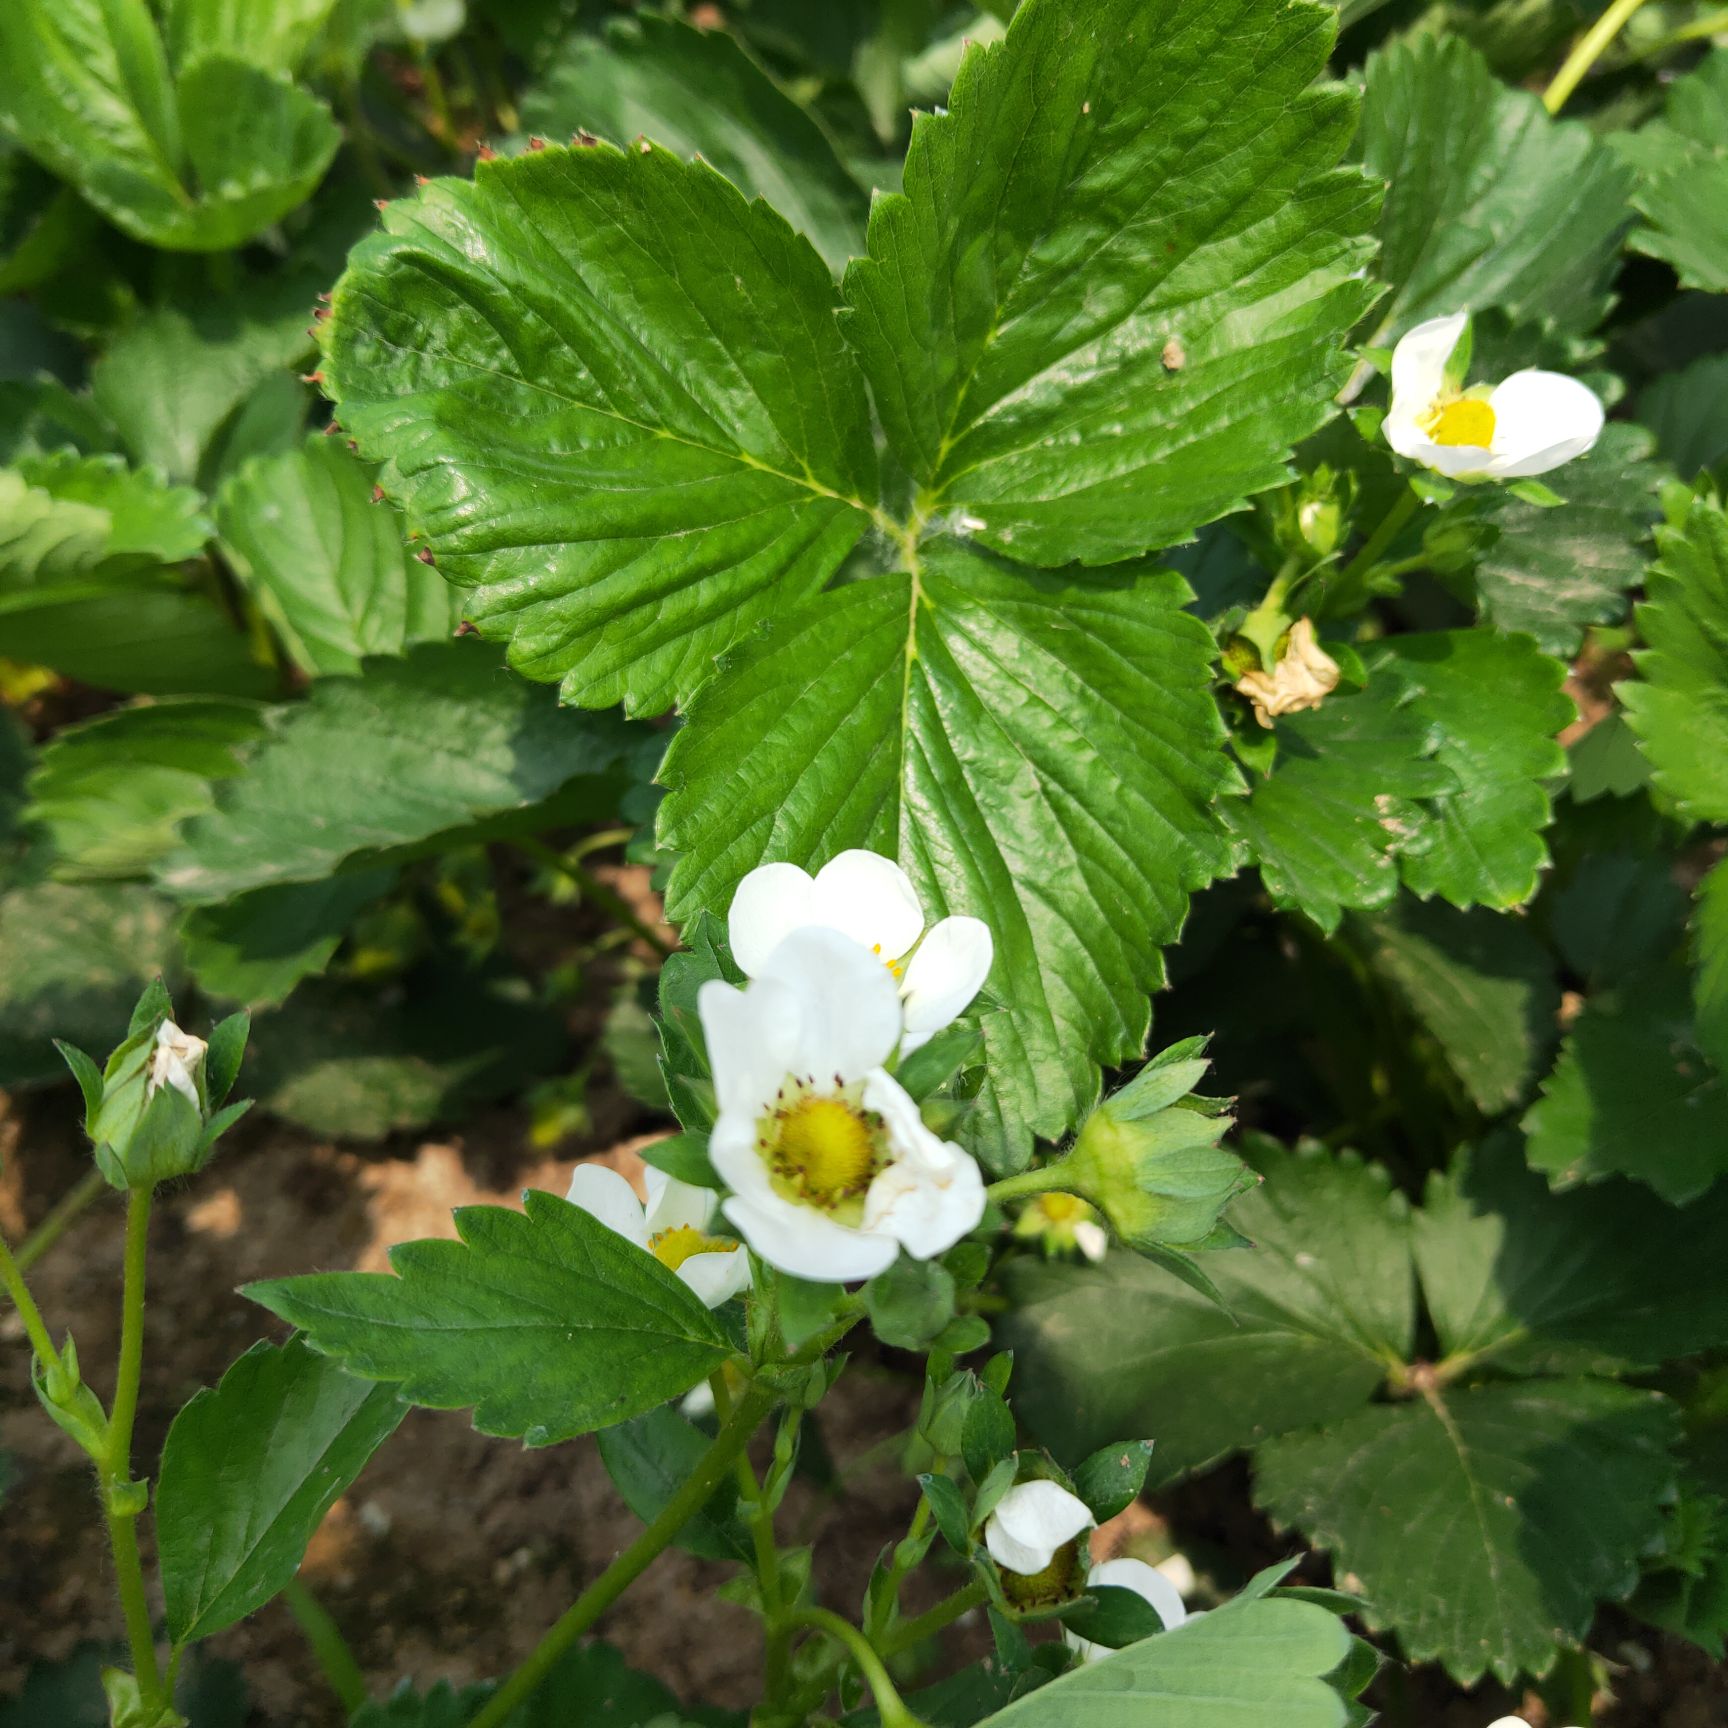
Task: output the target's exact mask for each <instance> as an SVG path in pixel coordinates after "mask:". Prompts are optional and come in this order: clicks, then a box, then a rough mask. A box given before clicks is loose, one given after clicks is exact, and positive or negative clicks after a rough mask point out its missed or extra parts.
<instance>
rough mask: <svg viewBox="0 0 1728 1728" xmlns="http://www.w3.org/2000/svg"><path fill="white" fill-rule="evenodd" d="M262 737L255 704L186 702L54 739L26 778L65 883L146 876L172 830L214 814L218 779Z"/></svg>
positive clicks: (130, 713)
mask: <svg viewBox="0 0 1728 1728" xmlns="http://www.w3.org/2000/svg"><path fill="white" fill-rule="evenodd" d="M263 731H264V714H263V710H262V709H260V708H258V707H257V706H256V705H255V704H253V703H250V702H224V701H216V700H206V699H202V698H196V697H194V698H183V699H179V700H168V701H162V702H155V703H150V704H148V705H143V706H137V707H131V708H118V709H113V710H111V711H110V712H109V713H107V714H103V715H100V716H98V717H97V718H96V719H94V720H86V721H84V722H82V723H81V724H79V725H75V726H68V727H66V728H64V729H63V730H62V731H60V732H58V733H56V734H55V736H54V737H53V739H52V740H50V742H49V743H48V744H47V745H45V746H44V747H43V749H42V752H41V754H40V755H39V756H38V757H37V763H36V770H35V772H34V773H33V774H32V775H31V777H30V800H31V809H30V818H31V820H32V821H34V822H37V823H39V824H41V826H42V827H43V828H44V829H45V830H46V831H47V833H48V835H49V837H50V838H51V839H52V841H53V844H54V849H55V852H56V854H57V856H56V858H55V874H56V875H58V876H61V877H63V878H70V879H73V880H78V879H84V880H89V879H93V878H94V879H100V878H102V877H116V876H141V875H143V874H145V873H146V872H147V871H148V869H149V867H150V866H151V865H152V864H153V863H155V861H156V860H157V859H158V858H160V857H162V856H163V855H164V854H165V853H167V852H168V851H169V850H171V849H172V847H173V845H174V838H175V836H174V830H175V828H176V826H177V825H178V824H179V823H180V822H182V821H183V820H185V819H186V818H187V817H188V816H192V815H196V814H197V813H198V812H200V811H204V810H208V809H210V808H211V805H212V803H213V801H214V791H213V788H214V786H215V784H216V782H217V781H219V780H225V779H228V778H229V777H230V776H232V775H234V774H237V773H238V772H239V771H240V767H241V763H242V762H243V761H244V759H245V754H246V751H247V750H248V748H249V747H250V746H251V745H252V744H253V743H255V742H256V741H257V739H258V738H259V737H260V736H262V734H263Z"/></svg>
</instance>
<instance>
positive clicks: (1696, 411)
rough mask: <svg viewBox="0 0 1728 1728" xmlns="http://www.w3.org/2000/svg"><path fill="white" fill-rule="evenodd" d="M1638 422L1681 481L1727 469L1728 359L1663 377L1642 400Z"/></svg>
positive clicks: (1707, 359) (1707, 360)
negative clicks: (1652, 436)
mask: <svg viewBox="0 0 1728 1728" xmlns="http://www.w3.org/2000/svg"><path fill="white" fill-rule="evenodd" d="M1638 419H1639V420H1640V421H1641V422H1642V423H1643V424H1644V425H1646V426H1648V427H1649V428H1650V430H1651V431H1652V432H1654V433H1655V434H1656V447H1657V449H1658V450H1659V451H1660V452H1661V454H1662V459H1663V461H1665V462H1667V463H1669V464H1671V465H1672V466H1673V467H1674V468H1675V469H1676V470H1677V471H1678V473H1679V475H1680V477H1681V479H1683V480H1691V479H1693V478H1695V477H1696V476H1697V475H1699V474H1702V473H1704V472H1706V471H1709V472H1717V473H1719V472H1720V471H1721V470H1722V469H1723V467H1724V465H1728V354H1706V355H1705V356H1704V357H1703V359H1701V360H1694V361H1693V362H1692V364H1691V365H1690V366H1687V367H1685V368H1683V369H1682V370H1681V371H1678V372H1665V373H1664V374H1663V375H1662V376H1661V377H1660V378H1658V379H1656V380H1655V381H1654V382H1653V383H1652V384H1650V385H1649V386H1648V387H1647V388H1646V389H1645V390H1644V392H1643V394H1642V395H1640V396H1639V398H1638Z"/></svg>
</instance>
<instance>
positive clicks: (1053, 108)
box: [846, 0, 1376, 565]
mask: <svg viewBox="0 0 1728 1728" xmlns="http://www.w3.org/2000/svg"><path fill="white" fill-rule="evenodd" d="M1335 24H1336V16H1335V14H1334V13H1333V12H1332V10H1331V9H1330V8H1326V7H1320V6H1312V5H1307V4H1281V3H1278V0H1232V3H1231V4H1230V5H1228V6H1225V7H1223V8H1221V9H1214V10H1207V9H1196V8H1194V7H1192V6H1189V5H1184V4H1182V3H1181V0H1096V3H1095V4H1093V5H1090V6H1088V7H1086V8H1085V10H1084V11H1083V12H1082V11H1080V10H1077V9H1076V8H1075V7H1073V6H1072V5H1070V4H1068V3H1067V0H1027V3H1026V4H1024V5H1022V6H1021V7H1020V8H1019V10H1018V11H1017V12H1016V13H1015V16H1014V19H1013V22H1012V23H1011V24H1010V25H1009V27H1008V33H1007V37H1006V39H1005V40H1003V41H1000V42H996V43H994V44H991V45H989V46H981V45H975V46H974V47H973V48H972V49H971V50H969V51H968V52H967V54H966V56H965V58H964V59H963V60H962V61H961V64H960V69H959V73H958V75H957V76H956V78H955V80H954V87H953V91H952V93H951V95H950V96H949V99H948V105H947V110H946V112H941V113H936V114H919V115H917V116H916V117H915V119H914V122H913V130H912V143H911V148H910V150H909V152H908V154H907V159H906V175H905V187H906V190H905V192H904V194H891V195H889V196H886V197H882V198H878V199H877V200H876V202H875V204H874V206H873V207H872V210H871V214H870V226H869V256H868V257H867V258H865V259H861V260H858V261H856V262H855V263H853V264H852V265H851V267H850V268H849V269H848V271H847V273H846V299H847V302H848V305H849V307H850V310H849V312H848V313H847V315H846V332H847V335H848V337H849V338H850V340H851V341H852V342H853V344H854V345H855V346H856V348H857V350H858V353H859V355H860V358H861V360H862V362H863V366H864V370H865V373H866V374H867V375H868V377H869V380H870V386H871V391H872V394H873V396H874V398H875V402H876V411H877V413H878V415H879V416H880V417H881V420H882V423H883V427H884V430H885V431H886V433H887V437H888V444H889V448H890V449H891V450H892V452H893V454H894V456H895V457H896V458H897V459H898V461H899V462H900V464H901V465H902V466H903V467H904V468H905V469H906V470H907V472H908V473H909V474H910V475H911V476H912V478H913V479H914V480H915V481H917V483H918V485H919V488H920V491H919V495H918V500H917V512H918V517H919V519H920V521H926V520H939V521H941V522H945V523H950V524H953V525H958V526H960V527H962V528H963V529H965V530H966V531H970V532H973V533H975V534H977V535H978V536H979V537H980V538H981V539H982V540H984V541H985V542H986V543H987V544H988V545H990V546H992V547H994V548H996V549H997V550H999V551H1001V552H1004V553H1007V554H1009V555H1011V556H1013V557H1015V558H1020V559H1025V560H1028V561H1030V562H1032V563H1038V564H1046V565H1055V564H1062V563H1066V562H1068V561H1069V560H1072V559H1079V560H1081V561H1082V562H1085V563H1109V562H1112V561H1115V560H1118V559H1122V558H1125V557H1128V556H1130V555H1132V554H1135V553H1138V552H1142V551H1145V550H1148V549H1150V548H1155V547H1160V546H1168V545H1171V544H1173V543H1174V542H1176V541H1179V540H1185V539H1187V538H1188V537H1189V536H1190V535H1191V534H1192V533H1193V532H1194V530H1195V529H1196V528H1197V527H1199V526H1200V525H1201V524H1202V523H1205V522H1208V521H1210V520H1212V519H1213V518H1214V517H1217V516H1221V515H1223V514H1225V513H1226V512H1227V511H1229V510H1230V509H1231V508H1232V507H1233V506H1234V505H1235V504H1237V503H1238V502H1239V501H1240V500H1241V499H1243V498H1244V497H1246V496H1248V495H1249V494H1251V493H1254V492H1258V491H1261V490H1264V489H1265V488H1266V487H1268V486H1273V485H1276V484H1277V483H1278V482H1279V481H1280V480H1282V479H1283V478H1284V477H1285V476H1286V474H1287V472H1288V469H1287V467H1286V462H1285V459H1286V456H1287V454H1288V452H1289V451H1290V449H1291V448H1292V447H1293V446H1294V445H1295V444H1297V443H1299V442H1300V441H1301V440H1302V439H1303V438H1305V437H1307V436H1308V434H1310V433H1311V432H1313V431H1314V430H1315V429H1316V428H1318V427H1319V426H1321V425H1322V424H1324V423H1325V421H1326V420H1327V419H1328V418H1330V416H1331V414H1332V413H1333V412H1334V411H1335V410H1334V408H1333V404H1332V396H1333V394H1334V392H1335V391H1336V390H1337V388H1338V386H1339V384H1340V383H1341V382H1342V381H1343V376H1344V372H1345V370H1346V367H1345V363H1344V358H1343V355H1342V354H1341V352H1340V344H1341V342H1342V340H1343V338H1344V335H1345V333H1346V332H1347V331H1348V330H1349V329H1350V328H1351V326H1352V325H1353V324H1354V323H1355V322H1356V321H1357V320H1358V319H1359V318H1360V317H1361V315H1362V313H1363V312H1364V311H1365V310H1366V309H1367V307H1368V305H1369V304H1370V301H1371V298H1372V289H1371V288H1369V287H1368V286H1367V285H1366V284H1365V282H1364V281H1363V279H1362V277H1363V272H1364V267H1365V265H1366V264H1367V262H1368V256H1369V253H1368V247H1367V242H1366V240H1365V238H1364V233H1365V230H1366V229H1367V227H1368V226H1369V224H1370V223H1371V222H1372V220H1373V215H1374V209H1375V203H1376V198H1375V193H1374V191H1373V189H1372V188H1371V187H1370V186H1369V184H1368V183H1367V182H1366V180H1365V179H1364V178H1363V177H1362V176H1361V175H1360V174H1359V173H1357V172H1355V171H1354V170H1348V169H1346V170H1339V169H1336V168H1335V167H1334V164H1335V163H1336V162H1337V161H1338V158H1339V156H1340V154H1341V153H1342V151H1343V149H1344V146H1345V144H1346V143H1347V141H1348V139H1349V136H1350V132H1351V129H1352V127H1353V125H1354V115H1355V101H1354V98H1353V97H1352V96H1351V95H1350V94H1349V93H1347V92H1345V91H1343V90H1340V89H1337V88H1326V87H1316V86H1315V82H1314V81H1315V79H1316V78H1317V77H1318V76H1319V75H1320V74H1321V72H1322V70H1323V68H1324V66H1325V62H1326V57H1327V55H1328V53H1329V52H1330V50H1331V46H1332V37H1333V33H1334V29H1335Z"/></svg>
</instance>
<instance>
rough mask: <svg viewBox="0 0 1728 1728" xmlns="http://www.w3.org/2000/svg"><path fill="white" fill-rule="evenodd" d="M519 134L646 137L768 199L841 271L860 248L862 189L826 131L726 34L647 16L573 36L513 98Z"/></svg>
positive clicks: (624, 141) (623, 142)
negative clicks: (516, 103)
mask: <svg viewBox="0 0 1728 1728" xmlns="http://www.w3.org/2000/svg"><path fill="white" fill-rule="evenodd" d="M521 113H522V130H523V131H524V132H529V133H537V134H540V135H542V136H544V137H546V138H556V139H559V140H560V141H562V140H564V139H567V138H569V137H570V136H571V134H573V133H577V132H589V133H593V134H595V135H597V136H599V137H601V138H607V139H610V140H611V141H612V143H614V144H616V145H618V146H619V147H620V148H624V147H626V146H628V145H629V144H631V143H633V142H634V141H635V140H636V139H637V138H642V137H646V138H651V139H652V140H653V141H654V142H655V143H656V144H661V145H664V146H665V147H666V148H667V149H668V150H671V151H673V152H674V153H675V154H676V155H679V156H684V157H692V156H700V157H701V158H702V159H703V160H704V161H705V162H707V163H708V164H709V166H710V167H712V168H716V169H718V170H719V171H720V172H721V173H722V174H724V175H725V176H726V178H727V179H728V180H730V181H731V182H732V184H733V185H734V186H736V187H737V188H738V190H739V191H740V192H742V193H744V195H745V196H746V197H751V198H762V199H765V200H766V201H767V202H768V203H769V204H770V205H772V206H773V208H774V209H776V210H778V211H779V212H780V214H781V215H782V216H784V217H785V218H786V220H787V221H788V222H790V223H791V224H792V226H793V227H794V228H796V229H797V230H798V231H799V233H801V234H803V235H804V236H805V237H806V238H807V239H808V240H809V241H810V243H811V244H812V245H813V246H814V247H815V248H816V250H817V251H818V252H820V253H821V254H822V257H823V259H824V260H825V261H826V263H827V265H828V268H829V269H830V270H833V271H835V272H838V271H840V270H842V269H844V268H845V264H846V260H847V259H848V258H851V257H853V256H855V255H856V254H858V253H859V252H861V251H862V250H863V249H864V216H865V212H866V209H867V208H868V200H867V198H866V197H865V194H864V189H863V187H861V186H860V185H859V184H858V182H857V181H856V180H854V179H853V178H852V174H851V171H850V170H849V169H848V168H847V167H846V166H845V164H844V163H843V162H842V161H841V160H840V157H839V154H838V153H837V152H836V150H835V148H834V145H833V143H832V142H831V141H830V139H829V137H828V135H827V133H826V132H824V131H823V130H822V128H821V127H820V126H819V125H818V124H817V122H816V121H815V120H814V119H813V118H812V117H811V115H810V113H809V112H808V110H806V109H805V108H803V107H801V106H800V105H799V104H798V103H797V102H795V101H794V100H793V99H792V98H791V97H790V96H789V95H787V94H786V92H785V91H784V90H782V89H781V88H780V87H779V86H778V85H777V84H775V82H774V81H773V79H772V78H770V77H769V76H768V74H767V73H766V72H764V71H763V70H762V68H761V67H760V66H758V65H757V64H756V62H755V61H754V60H752V59H751V58H750V56H749V55H748V54H747V53H745V51H744V49H743V48H742V47H741V46H740V45H739V42H738V38H737V37H736V36H734V35H733V34H731V33H730V32H729V31H725V30H698V29H695V28H694V27H693V26H691V25H689V24H685V23H681V22H679V21H678V20H676V19H672V18H661V17H658V16H656V15H655V14H654V13H652V12H645V13H643V14H642V15H641V16H640V17H638V18H630V19H625V18H615V19H613V20H612V21H611V23H610V24H608V26H607V28H606V30H605V32H604V33H603V34H601V35H595V36H587V35H579V34H572V35H570V36H569V37H568V38H567V39H566V40H565V41H564V43H563V44H562V45H561V46H560V47H559V48H557V49H556V50H555V51H554V52H553V53H552V54H551V55H550V56H549V57H548V59H547V62H546V64H545V65H544V66H543V67H542V68H541V70H540V74H539V77H538V78H537V79H536V81H535V83H534V84H533V85H532V86H531V88H530V89H528V90H527V91H526V92H525V93H524V95H523V97H522V102H521Z"/></svg>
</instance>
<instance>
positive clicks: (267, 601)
mask: <svg viewBox="0 0 1728 1728" xmlns="http://www.w3.org/2000/svg"><path fill="white" fill-rule="evenodd" d="M373 484H374V478H373V471H372V470H371V469H370V468H369V467H368V466H367V465H366V464H365V463H364V462H362V461H360V459H359V458H358V457H356V456H353V455H351V454H350V453H349V451H348V450H347V449H346V448H345V447H344V446H343V445H342V444H341V443H339V442H338V441H337V440H336V439H334V438H325V437H322V436H320V435H319V434H317V433H314V434H313V435H312V436H311V437H309V438H308V439H307V440H306V441H305V443H304V445H303V446H302V447H301V448H299V449H296V450H293V451H290V452H288V453H287V454H285V455H281V456H266V457H261V458H257V459H255V460H253V461H251V462H248V463H247V464H246V465H245V466H244V467H242V468H241V469H240V471H239V472H238V473H237V474H235V475H234V476H233V477H232V478H231V479H230V480H229V481H228V483H227V484H226V485H225V486H224V487H223V488H222V492H221V495H220V497H219V498H218V500H217V506H216V523H217V531H218V533H219V535H220V537H221V542H222V550H223V553H224V555H225V556H226V557H227V559H228V562H229V564H230V565H231V566H232V567H233V570H234V572H235V574H236V575H237V576H238V577H239V578H240V580H241V582H243V583H244V584H245V585H246V587H247V588H248V589H249V590H250V591H251V592H252V594H253V595H254V596H255V597H256V599H257V601H258V604H259V608H260V610H261V611H263V613H264V615H265V616H266V617H267V618H268V619H269V620H270V622H271V623H272V624H273V625H274V626H275V628H276V632H277V634H278V635H279V636H280V637H281V638H282V641H283V644H284V646H285V647H286V648H287V650H288V654H289V656H290V658H291V659H292V660H293V661H294V663H295V665H297V666H298V667H299V668H300V669H301V671H303V672H305V673H307V674H308V675H309V676H312V677H320V676H322V675H324V674H326V673H331V672H349V673H353V672H358V671H359V670H360V662H361V660H362V659H364V658H365V657H366V656H368V655H372V654H400V653H402V652H403V651H404V649H405V648H406V647H407V646H408V645H409V644H410V643H412V642H430V641H438V640H441V639H444V638H447V637H448V636H449V635H450V632H451V631H452V629H454V627H455V624H456V611H457V599H456V595H455V593H454V592H453V591H452V589H451V588H450V585H449V584H448V583H447V582H445V581H444V579H443V578H442V577H441V576H439V575H438V574H437V573H436V572H435V571H432V570H429V569H427V567H426V566H425V565H424V564H423V563H421V562H420V560H419V559H417V558H415V557H414V555H413V554H412V553H411V552H410V551H409V550H408V548H407V546H406V544H405V543H404V535H405V532H406V531H405V528H404V526H403V522H402V518H401V517H400V516H398V515H397V513H396V512H395V511H394V510H393V509H391V508H390V507H389V506H388V505H387V504H384V503H382V502H380V503H378V504H374V503H373V502H372V487H373Z"/></svg>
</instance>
